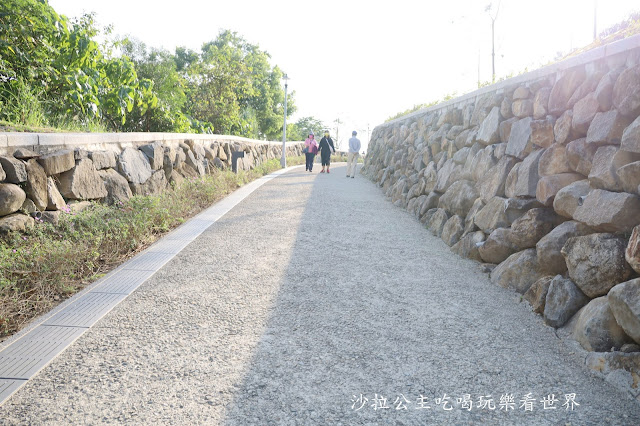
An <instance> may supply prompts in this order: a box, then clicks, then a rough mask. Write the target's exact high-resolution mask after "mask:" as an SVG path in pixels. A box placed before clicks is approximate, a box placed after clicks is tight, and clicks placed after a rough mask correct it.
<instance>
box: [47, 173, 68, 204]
mask: <svg viewBox="0 0 640 426" xmlns="http://www.w3.org/2000/svg"><path fill="white" fill-rule="evenodd" d="M66 206H67V203H66V202H65V201H64V198H62V194H60V191H59V190H58V186H57V185H56V182H55V180H54V179H53V177H51V176H49V177H48V178H47V210H63V209H64V208H65V207H66Z"/></svg>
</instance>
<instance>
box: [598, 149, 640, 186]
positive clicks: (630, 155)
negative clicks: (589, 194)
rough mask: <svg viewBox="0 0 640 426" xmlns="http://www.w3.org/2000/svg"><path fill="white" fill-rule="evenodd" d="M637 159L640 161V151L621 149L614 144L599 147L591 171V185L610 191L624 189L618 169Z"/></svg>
mask: <svg viewBox="0 0 640 426" xmlns="http://www.w3.org/2000/svg"><path fill="white" fill-rule="evenodd" d="M635 161H640V153H635V152H627V151H621V150H619V149H618V147H616V146H613V145H606V146H601V147H599V148H598V150H597V151H596V154H595V155H594V156H593V164H592V166H591V171H590V172H589V181H590V182H591V186H593V187H594V188H600V189H606V190H609V191H622V182H621V180H620V178H619V177H618V169H619V168H620V167H623V166H626V165H627V164H629V163H633V162H635Z"/></svg>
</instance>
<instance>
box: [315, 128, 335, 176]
mask: <svg viewBox="0 0 640 426" xmlns="http://www.w3.org/2000/svg"><path fill="white" fill-rule="evenodd" d="M318 151H320V160H322V171H321V172H320V173H324V168H325V166H326V167H327V173H330V172H329V166H331V154H333V153H334V152H336V149H335V147H334V146H333V139H331V136H329V131H328V130H325V131H324V137H323V138H322V139H320V145H318Z"/></svg>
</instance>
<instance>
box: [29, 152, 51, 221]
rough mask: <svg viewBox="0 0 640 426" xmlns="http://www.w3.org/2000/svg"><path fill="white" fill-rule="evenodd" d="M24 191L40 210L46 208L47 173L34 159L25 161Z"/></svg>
mask: <svg viewBox="0 0 640 426" xmlns="http://www.w3.org/2000/svg"><path fill="white" fill-rule="evenodd" d="M26 169H27V182H26V185H25V186H26V192H27V195H28V197H29V198H30V199H31V200H32V201H33V202H34V204H35V205H36V208H37V209H38V210H40V211H43V210H46V209H47V203H48V200H47V174H46V173H45V172H44V169H43V168H42V166H41V165H40V164H38V162H37V161H36V160H35V159H31V160H28V161H27V165H26Z"/></svg>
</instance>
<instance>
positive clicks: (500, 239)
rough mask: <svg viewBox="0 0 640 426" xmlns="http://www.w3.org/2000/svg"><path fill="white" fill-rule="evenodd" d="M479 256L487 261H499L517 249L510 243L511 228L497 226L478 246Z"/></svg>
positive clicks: (502, 260) (505, 258)
mask: <svg viewBox="0 0 640 426" xmlns="http://www.w3.org/2000/svg"><path fill="white" fill-rule="evenodd" d="M478 251H479V253H480V258H481V259H482V261H483V262H487V263H495V264H498V263H501V262H504V261H505V260H507V258H508V257H509V256H511V255H512V254H514V253H515V252H517V251H518V250H516V249H515V247H513V245H512V244H511V229H510V228H498V229H496V230H494V231H493V232H492V233H491V234H490V235H489V236H488V237H487V239H486V240H485V241H484V242H483V243H482V244H481V245H479V246H478Z"/></svg>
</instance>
